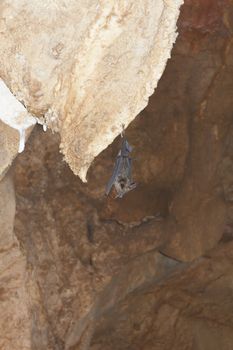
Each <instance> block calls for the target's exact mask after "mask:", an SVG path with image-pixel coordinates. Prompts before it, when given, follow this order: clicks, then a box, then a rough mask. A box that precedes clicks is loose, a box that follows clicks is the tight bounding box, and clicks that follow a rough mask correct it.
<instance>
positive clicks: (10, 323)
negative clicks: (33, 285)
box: [0, 175, 31, 350]
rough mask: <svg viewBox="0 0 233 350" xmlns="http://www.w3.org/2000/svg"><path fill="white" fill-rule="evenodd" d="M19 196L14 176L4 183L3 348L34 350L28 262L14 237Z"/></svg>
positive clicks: (0, 233) (0, 203) (0, 223)
mask: <svg viewBox="0 0 233 350" xmlns="http://www.w3.org/2000/svg"><path fill="white" fill-rule="evenodd" d="M14 218H15V193H14V188H13V183H12V179H11V177H10V176H9V175H8V176H5V178H4V179H3V180H2V181H1V182H0V227H1V229H0V241H1V249H0V310H1V318H0V334H1V335H0V348H1V349H4V350H12V349H25V350H26V349H31V341H30V338H31V329H30V328H31V327H30V326H31V323H30V318H29V312H28V302H29V300H28V297H27V292H26V289H25V280H26V261H25V257H24V256H23V254H22V251H21V249H20V247H19V243H18V241H17V239H16V237H15V235H14V232H13V227H14Z"/></svg>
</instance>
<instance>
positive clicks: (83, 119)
mask: <svg viewBox="0 0 233 350" xmlns="http://www.w3.org/2000/svg"><path fill="white" fill-rule="evenodd" d="M182 2H183V1H182V0H173V1H165V0H157V1H153V0H144V1H133V0H128V1H124V0H118V1H107V2H106V1H99V0H89V1H86V0H79V1H73V0H72V1H64V2H63V1H60V0H53V1H50V0H44V1H42V2H40V3H38V1H28V0H12V1H10V2H9V1H7V0H3V1H1V4H0V14H1V22H0V33H1V55H0V67H1V68H0V76H1V77H2V78H3V79H4V81H5V82H6V83H7V85H8V86H10V88H11V90H12V91H13V93H14V94H15V96H16V97H17V98H18V99H19V100H20V101H23V102H24V104H25V105H26V106H27V109H28V111H30V112H32V113H34V114H35V115H36V116H37V117H41V121H42V122H45V123H46V124H47V125H48V126H49V127H51V128H52V129H53V130H55V131H59V133H60V135H61V148H62V151H63V153H64V155H65V158H66V160H67V161H68V163H69V165H70V166H71V168H72V170H73V171H74V173H75V174H78V175H79V176H80V177H81V178H82V179H83V180H85V178H86V171H87V169H88V168H89V166H90V164H91V162H92V160H93V158H94V157H95V156H97V155H98V154H99V153H100V152H101V151H102V150H103V149H104V148H106V147H107V146H108V145H109V144H110V143H111V142H112V141H113V139H114V138H115V137H116V136H117V135H118V134H119V133H120V132H121V131H122V124H125V125H128V124H129V123H130V122H131V121H132V120H133V119H134V118H135V116H136V115H137V114H138V113H139V112H140V111H141V110H142V109H143V108H144V107H145V106H146V105H147V102H148V98H149V96H150V95H151V94H152V93H153V91H154V88H155V87H156V85H157V82H158V80H159V79H160V77H161V75H162V73H163V70H164V68H165V65H166V62H167V59H168V58H169V57H170V51H171V48H172V45H173V43H174V41H175V38H176V35H177V34H176V21H177V18H178V15H179V7H180V5H181V4H182ZM9 32H10V33H11V35H10V36H9ZM0 112H1V110H0ZM100 120H101V123H100V122H99V121H100Z"/></svg>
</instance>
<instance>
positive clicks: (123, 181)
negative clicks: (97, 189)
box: [105, 130, 137, 198]
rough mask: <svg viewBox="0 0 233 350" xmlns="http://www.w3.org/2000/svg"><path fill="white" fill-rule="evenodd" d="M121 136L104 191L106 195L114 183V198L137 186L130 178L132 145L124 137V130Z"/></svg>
mask: <svg viewBox="0 0 233 350" xmlns="http://www.w3.org/2000/svg"><path fill="white" fill-rule="evenodd" d="M122 137H123V140H122V145H121V149H120V151H119V153H118V155H117V159H116V162H115V166H114V170H113V174H112V177H111V179H110V180H109V182H108V184H107V187H106V191H105V193H106V195H108V194H109V193H110V191H111V189H112V187H113V185H114V187H115V189H116V192H117V195H116V197H115V198H117V197H118V198H122V197H123V196H124V195H125V194H126V193H127V192H129V191H131V190H133V189H134V188H135V187H136V186H137V185H136V183H135V182H133V181H132V178H131V168H132V159H131V158H130V153H131V152H132V147H131V146H130V145H129V143H128V141H127V140H126V138H125V135H124V130H123V132H122Z"/></svg>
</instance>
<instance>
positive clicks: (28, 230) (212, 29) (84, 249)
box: [0, 0, 233, 350]
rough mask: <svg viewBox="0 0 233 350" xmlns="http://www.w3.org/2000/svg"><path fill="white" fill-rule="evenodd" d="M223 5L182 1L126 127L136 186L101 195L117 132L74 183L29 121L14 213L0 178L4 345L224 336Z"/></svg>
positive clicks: (226, 159)
mask: <svg viewBox="0 0 233 350" xmlns="http://www.w3.org/2000/svg"><path fill="white" fill-rule="evenodd" d="M232 15H233V4H232V2H231V1H216V2H212V1H207V0H199V1H197V2H195V4H194V3H193V2H192V1H189V0H186V1H185V4H184V6H183V7H182V10H181V16H180V19H179V22H178V30H179V33H180V35H179V37H178V39H177V41H176V44H175V46H174V48H173V51H172V57H171V59H170V60H169V62H168V65H167V67H166V69H165V72H164V74H163V76H162V78H161V80H160V82H159V85H158V88H157V89H156V91H155V93H154V94H153V95H152V96H151V98H150V101H149V104H148V106H147V107H146V108H145V109H144V110H143V111H142V112H141V113H140V115H139V116H138V117H137V118H136V119H135V120H134V122H133V123H131V125H130V126H129V127H128V128H127V130H126V136H127V138H128V140H129V142H130V144H132V145H133V147H134V149H133V158H134V162H133V174H134V178H135V181H136V182H137V183H138V186H137V188H136V189H135V190H134V191H132V192H130V193H128V194H127V195H126V196H125V197H124V198H122V199H114V198H112V197H111V196H109V197H108V198H106V197H105V196H104V189H105V185H106V183H107V180H108V178H109V177H110V175H111V171H112V167H113V162H114V159H115V156H116V155H117V152H118V149H119V144H120V139H119V138H118V139H116V140H115V141H114V143H113V144H112V145H110V146H109V147H108V148H107V149H106V150H105V151H103V152H102V153H101V154H100V155H99V156H98V157H97V158H96V159H95V161H94V162H93V164H92V165H91V167H90V169H89V172H88V175H87V178H88V183H87V184H83V183H82V182H81V180H80V179H79V178H78V177H76V176H75V175H74V174H73V173H72V171H71V170H70V168H69V167H68V165H67V164H66V163H65V161H64V160H63V156H62V154H61V153H60V152H59V144H60V137H59V135H58V134H53V133H51V132H50V131H48V132H46V133H44V132H43V130H42V128H41V127H39V126H37V127H35V129H34V130H33V132H32V134H31V137H30V138H29V140H28V143H27V145H26V149H25V152H24V153H23V154H21V155H20V156H18V157H17V159H16V161H15V162H14V164H13V169H12V175H13V178H14V186H15V196H16V197H15V198H16V216H15V219H14V192H13V190H12V184H11V182H9V183H8V184H7V185H6V184H4V183H3V182H1V185H2V186H3V187H2V188H7V190H4V191H5V193H6V194H7V195H8V196H9V206H10V205H11V206H12V207H11V210H10V212H11V214H10V215H11V218H10V221H11V223H12V224H11V227H10V229H9V230H10V235H11V237H12V240H11V241H10V246H11V244H12V242H15V243H14V248H9V249H8V251H7V253H8V252H10V251H11V249H14V252H15V253H14V254H13V255H14V256H15V255H16V256H18V258H17V259H18V260H16V261H17V263H16V266H17V269H18V270H17V271H18V272H17V274H16V277H17V278H16V277H15V278H13V281H14V283H18V284H17V287H15V285H14V286H13V287H14V288H16V289H14V288H13V289H11V285H10V284H9V282H8V280H4V281H5V282H4V281H3V283H5V286H6V287H5V288H6V291H7V292H6V293H5V294H3V296H2V299H1V300H0V307H1V310H2V308H3V310H4V307H5V310H7V311H6V312H7V313H9V315H10V316H6V317H4V318H3V319H4V320H5V319H7V320H8V323H7V322H5V321H4V322H3V323H2V324H0V326H1V333H2V334H4V333H5V329H7V330H8V332H9V335H7V336H6V337H5V338H4V337H2V345H1V346H2V347H3V348H4V349H8V348H9V349H19V348H20V349H21V348H22V349H33V350H34V349H38V350H44V349H49V350H63V349H66V350H87V349H92V350H100V349H103V350H110V349H114V350H124V349H125V350H126V349H127V350H131V349H132V350H137V349H140V350H151V349H153V350H154V349H155V350H157V349H158V350H159V349H161V350H170V349H171V348H172V349H174V350H176V349H177V350H178V349H179V350H189V349H190V350H215V349H216V350H217V349H221V350H231V349H232V344H233V338H232V334H233V333H232V329H233V324H232V312H233V301H232V288H233V286H232V276H233V265H232V263H233V256H232V239H233V212H232V209H233V206H232V181H233V175H232V174H233V173H232V169H233V167H232V162H233V153H232V152H233V148H232V146H233V145H232V140H233V138H232V136H233V129H232V118H233V114H232V111H233V98H232V97H233V79H232V73H233V72H232V71H233V55H232V53H233V46H232V44H233V42H232V29H233V21H232V18H233V17H232ZM4 181H10V180H8V178H5V180H4ZM5 186H8V187H5ZM10 193H11V195H10ZM10 197H11V198H10ZM4 203H5V201H4ZM10 203H11V204H10ZM12 203H13V204H12ZM1 207H3V205H2V206H1ZM7 210H8V209H7V208H6V211H7ZM3 215H4V216H6V214H5V212H4V214H3ZM13 221H14V232H13ZM3 232H6V233H5V236H4V237H7V239H9V238H8V233H7V232H8V231H6V230H5V231H3ZM7 244H8V243H7ZM8 254H9V253H8ZM7 256H8V255H7ZM14 259H16V258H11V259H10V261H11V262H14V261H15V260H14ZM11 268H12V272H11V270H10V267H9V269H8V271H9V273H7V276H9V275H11V273H12V276H14V275H13V273H14V274H15V273H16V272H15V267H14V264H13V265H12V267H11ZM4 271H6V270H5V269H4ZM4 271H3V272H1V273H2V275H1V276H3V277H4ZM17 281H18V282H17ZM10 290H11V291H12V293H13V294H12V298H13V299H12V298H8V293H9V291H10ZM15 291H16V292H15ZM17 293H21V294H17ZM17 298H19V299H17ZM12 300H13V301H14V302H13V303H12ZM19 300H20V307H21V308H22V311H20V312H15V310H17V308H18V304H19V302H18V301H19ZM16 305H17V306H16ZM4 315H5V314H4ZM12 315H14V317H15V320H16V321H13V320H12ZM21 315H23V316H21ZM22 317H23V320H22ZM17 322H18V323H17ZM15 324H17V325H22V324H23V327H22V326H21V327H22V328H20V327H18V328H17V327H13V325H15ZM6 326H7V327H6ZM4 327H6V328H4Z"/></svg>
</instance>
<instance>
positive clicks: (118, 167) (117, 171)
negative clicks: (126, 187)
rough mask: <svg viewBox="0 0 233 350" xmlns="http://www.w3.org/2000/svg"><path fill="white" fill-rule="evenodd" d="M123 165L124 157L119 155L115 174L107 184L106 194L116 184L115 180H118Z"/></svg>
mask: <svg viewBox="0 0 233 350" xmlns="http://www.w3.org/2000/svg"><path fill="white" fill-rule="evenodd" d="M121 165H122V157H119V156H118V157H117V160H116V163H115V167H114V170H113V174H112V176H111V178H110V180H109V182H108V184H107V186H106V190H105V194H106V195H108V194H109V193H110V191H111V189H112V186H113V185H114V182H115V181H116V178H117V176H118V174H119V171H120V169H121Z"/></svg>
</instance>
